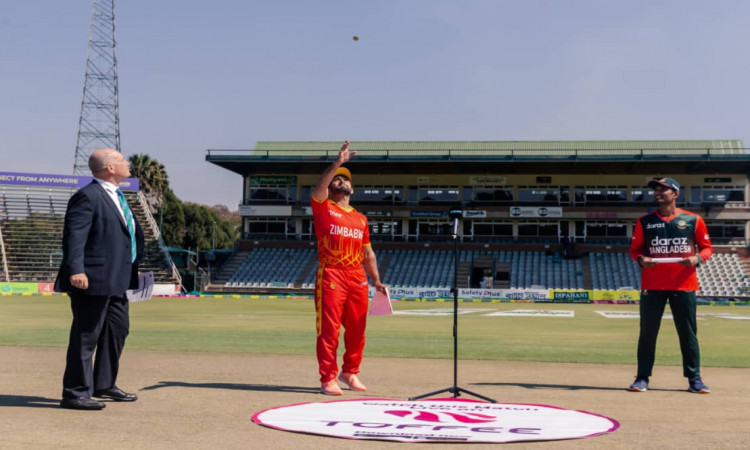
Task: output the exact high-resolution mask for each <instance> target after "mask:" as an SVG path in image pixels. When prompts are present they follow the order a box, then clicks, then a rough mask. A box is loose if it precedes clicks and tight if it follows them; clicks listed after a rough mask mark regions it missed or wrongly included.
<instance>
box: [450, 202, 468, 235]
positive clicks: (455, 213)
mask: <svg viewBox="0 0 750 450" xmlns="http://www.w3.org/2000/svg"><path fill="white" fill-rule="evenodd" d="M463 215H464V212H463V211H461V207H458V206H456V207H453V208H451V210H450V211H448V216H449V217H450V218H451V219H452V220H453V238H454V239H455V238H456V237H457V236H458V219H460V218H461V217H462V216H463Z"/></svg>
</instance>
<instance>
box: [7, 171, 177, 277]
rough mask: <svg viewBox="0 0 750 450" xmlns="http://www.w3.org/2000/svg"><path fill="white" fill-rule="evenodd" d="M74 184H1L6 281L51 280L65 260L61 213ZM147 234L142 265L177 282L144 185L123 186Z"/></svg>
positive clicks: (62, 217) (63, 211)
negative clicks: (127, 188) (137, 188)
mask: <svg viewBox="0 0 750 450" xmlns="http://www.w3.org/2000/svg"><path fill="white" fill-rule="evenodd" d="M74 192H75V189H70V188H56V187H34V186H19V185H4V184H0V257H1V258H2V270H3V273H2V280H3V281H6V282H53V281H54V280H55V277H56V276H57V271H58V268H59V267H60V262H61V260H62V248H61V244H62V231H63V219H64V217H65V210H66V208H67V203H68V199H69V198H70V196H71V195H72V194H73V193H74ZM125 195H126V197H127V199H128V203H129V204H130V205H131V208H132V209H133V212H134V213H135V215H136V216H137V218H138V220H139V222H140V223H141V225H142V227H143V231H144V235H145V238H146V242H145V250H146V255H145V257H144V260H143V262H142V264H141V270H142V271H152V272H154V280H155V281H156V282H157V283H169V284H179V283H180V278H179V274H178V273H177V271H176V270H175V269H174V265H173V264H172V261H171V258H170V257H169V253H168V252H167V250H166V247H165V246H164V245H163V242H162V241H161V235H160V232H159V229H158V227H157V226H156V223H155V222H154V220H153V217H152V216H151V215H150V213H148V209H147V207H146V203H145V198H143V194H142V193H141V192H140V191H125Z"/></svg>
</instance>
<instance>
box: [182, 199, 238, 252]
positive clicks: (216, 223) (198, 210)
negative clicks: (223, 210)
mask: <svg viewBox="0 0 750 450" xmlns="http://www.w3.org/2000/svg"><path fill="white" fill-rule="evenodd" d="M184 208H185V222H186V224H187V226H186V230H185V237H184V239H183V245H184V246H185V247H187V248H200V249H209V248H214V246H215V248H232V247H234V244H235V243H236V242H237V240H238V239H239V233H238V231H237V228H236V227H235V226H234V225H232V224H231V223H229V222H227V221H225V220H222V219H221V218H219V217H218V216H217V215H216V214H215V213H214V211H213V210H212V209H211V208H209V207H208V206H205V205H198V204H196V203H185V204H184Z"/></svg>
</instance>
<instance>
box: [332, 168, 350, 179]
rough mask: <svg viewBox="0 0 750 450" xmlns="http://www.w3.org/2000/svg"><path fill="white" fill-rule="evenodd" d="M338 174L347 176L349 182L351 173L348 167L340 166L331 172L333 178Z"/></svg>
mask: <svg viewBox="0 0 750 450" xmlns="http://www.w3.org/2000/svg"><path fill="white" fill-rule="evenodd" d="M338 175H343V176H345V177H346V178H348V179H349V181H350V182H351V181H352V173H351V172H349V169H347V168H346V167H343V166H342V167H339V168H338V169H336V172H334V173H333V177H334V178H335V177H336V176H338Z"/></svg>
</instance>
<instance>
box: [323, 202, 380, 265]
mask: <svg viewBox="0 0 750 450" xmlns="http://www.w3.org/2000/svg"><path fill="white" fill-rule="evenodd" d="M310 203H311V204H312V211H313V223H314V224H315V235H316V236H317V237H318V262H319V263H320V264H321V265H323V264H325V265H331V266H338V267H361V265H362V261H364V259H365V254H364V251H363V249H364V246H365V245H370V230H369V228H368V226H367V217H365V216H364V215H363V214H361V213H359V212H357V210H356V209H354V208H349V209H348V210H347V209H344V208H342V207H340V206H339V205H337V204H336V203H334V202H332V201H330V200H329V199H325V200H324V201H322V202H321V201H318V200H316V199H315V197H312V201H311V202H310Z"/></svg>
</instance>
